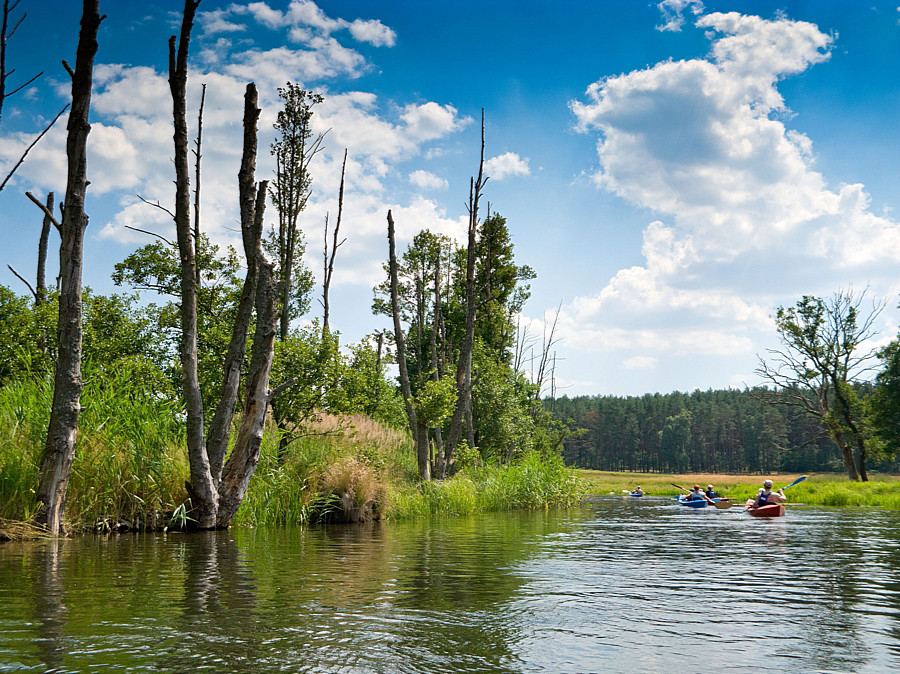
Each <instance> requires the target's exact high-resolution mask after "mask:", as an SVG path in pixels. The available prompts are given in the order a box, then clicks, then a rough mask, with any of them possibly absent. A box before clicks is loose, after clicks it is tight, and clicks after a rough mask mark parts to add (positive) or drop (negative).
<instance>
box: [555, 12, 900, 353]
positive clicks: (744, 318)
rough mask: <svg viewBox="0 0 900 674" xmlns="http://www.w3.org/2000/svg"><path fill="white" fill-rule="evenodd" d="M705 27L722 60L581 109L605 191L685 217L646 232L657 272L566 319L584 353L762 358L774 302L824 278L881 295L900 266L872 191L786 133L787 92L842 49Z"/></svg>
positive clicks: (791, 25)
mask: <svg viewBox="0 0 900 674" xmlns="http://www.w3.org/2000/svg"><path fill="white" fill-rule="evenodd" d="M687 8H691V9H692V11H694V12H695V13H699V11H698V10H699V9H700V8H702V6H700V5H699V3H691V2H681V1H676V0H673V1H672V2H663V3H660V9H663V10H664V11H670V12H673V16H676V18H677V17H682V16H683V14H684V11H685V10H686V9H687ZM679 20H680V19H679ZM696 23H697V25H698V26H699V27H701V28H705V29H707V35H708V36H709V37H710V38H712V39H713V44H712V51H711V56H710V57H709V58H708V59H691V60H684V61H665V62H661V63H658V64H656V65H654V66H652V67H648V68H646V69H644V70H639V71H633V72H630V73H625V74H622V75H618V76H613V77H608V78H605V79H602V80H599V81H597V82H595V83H593V84H591V85H590V86H589V87H588V89H587V92H586V100H585V101H574V102H572V103H571V109H572V111H573V113H574V115H575V118H576V127H577V129H579V130H580V131H582V132H586V133H591V132H596V133H597V134H598V139H597V155H598V158H599V167H600V168H599V170H598V171H597V172H596V174H595V175H594V176H593V178H594V180H595V182H596V184H597V186H598V187H600V188H602V189H604V190H608V191H611V192H613V193H615V194H617V195H619V196H620V197H622V198H623V199H625V200H626V201H627V202H629V203H631V204H634V205H636V206H639V207H642V208H647V209H651V210H653V211H654V212H656V213H658V214H660V215H664V216H668V217H669V218H671V223H670V224H665V223H663V222H662V221H661V220H657V221H654V222H652V223H651V224H650V225H648V226H647V228H646V230H645V231H644V237H643V239H644V245H643V250H642V252H643V255H644V260H645V262H644V264H643V265H641V266H635V267H632V268H629V269H623V270H621V271H619V272H618V273H617V274H616V275H615V276H614V277H613V278H612V279H611V280H610V281H609V283H608V284H607V285H606V287H604V288H603V289H602V290H601V291H600V292H599V293H598V294H596V295H594V296H592V297H582V298H578V299H576V300H574V301H573V302H572V303H571V304H570V305H568V306H567V307H565V309H564V315H565V320H561V322H560V324H561V326H563V329H564V330H565V331H566V332H567V334H566V337H565V338H566V339H567V340H574V341H580V342H581V343H582V344H583V346H584V348H590V349H600V350H615V349H621V350H624V351H626V352H627V351H634V350H639V349H641V348H643V349H653V350H654V353H659V352H666V351H668V352H670V353H682V354H689V353H695V354H704V355H708V354H710V353H713V354H720V355H724V354H727V353H741V352H744V353H752V352H753V351H754V350H757V351H758V350H759V347H758V344H759V343H760V341H759V340H760V339H761V336H762V335H764V334H765V333H766V331H771V319H770V318H769V316H768V315H769V314H770V313H771V311H772V307H773V304H774V303H778V302H782V303H792V301H793V298H796V297H797V296H799V295H801V294H803V293H807V292H809V287H808V279H809V278H811V277H812V278H816V277H817V274H816V271H817V270H820V269H822V268H824V267H827V268H829V269H843V270H844V272H845V274H844V276H845V277H846V278H848V282H850V281H852V280H854V279H859V277H862V279H863V282H865V281H866V280H870V279H871V280H874V279H876V278H881V279H887V278H888V276H889V272H888V270H889V269H891V268H893V269H896V264H897V262H900V226H898V224H897V223H896V222H893V221H891V220H890V219H889V218H887V217H886V216H883V215H876V214H873V213H872V212H871V211H870V210H869V197H868V195H867V193H866V192H865V189H864V187H863V186H862V185H858V184H853V185H842V186H839V187H837V188H833V187H830V186H829V185H828V184H827V181H826V179H825V178H824V176H822V175H821V174H820V173H819V172H817V171H816V170H815V169H814V165H813V156H814V155H813V150H812V140H811V139H810V138H809V137H807V136H805V135H804V134H802V133H800V132H799V131H796V130H792V129H789V128H787V126H786V124H785V122H784V121H783V120H784V119H785V118H787V117H788V115H787V114H785V113H787V112H788V111H787V110H786V108H785V104H784V100H783V98H782V96H781V93H780V92H779V91H778V88H777V84H778V82H779V80H781V79H782V78H784V77H787V76H790V75H793V74H796V73H800V72H803V71H805V70H806V69H808V68H809V67H811V66H813V65H815V64H819V63H822V62H823V61H826V60H827V59H828V58H829V54H830V49H831V47H832V42H833V38H832V37H831V36H830V35H827V34H825V33H823V32H822V31H820V30H819V29H818V28H817V27H816V26H814V25H813V24H810V23H806V22H801V21H791V20H788V19H785V18H778V19H776V20H765V19H762V18H759V17H755V16H743V15H740V14H737V13H734V12H731V13H715V14H709V15H706V16H702V17H700V18H698V19H697V22H696ZM679 25H680V24H679ZM669 29H675V28H674V24H673V27H670V28H669ZM801 279H802V282H801ZM804 284H805V285H804ZM826 292H830V289H829V290H827V291H826ZM610 325H615V326H617V327H616V328H615V329H610V328H608V327H607V326H610ZM667 325H668V326H669V328H668V329H667V328H666V326H667ZM673 325H681V326H684V325H690V326H691V328H690V329H688V330H685V329H684V328H681V329H679V330H672V329H671V326H673ZM723 326H726V327H724V328H723ZM630 357H631V358H641V357H644V354H643V353H638V354H635V355H633V356H630ZM635 362H641V361H635Z"/></svg>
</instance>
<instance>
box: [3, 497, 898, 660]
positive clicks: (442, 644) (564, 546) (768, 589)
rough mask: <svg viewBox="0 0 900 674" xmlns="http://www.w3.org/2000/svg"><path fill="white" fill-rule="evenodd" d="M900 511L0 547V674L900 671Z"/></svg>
mask: <svg viewBox="0 0 900 674" xmlns="http://www.w3.org/2000/svg"><path fill="white" fill-rule="evenodd" d="M898 571H900V513H897V512H884V511H875V512H872V511H854V510H824V509H822V510H820V509H792V510H790V511H789V513H788V515H787V516H786V517H784V518H779V519H776V520H759V519H754V518H750V517H748V516H747V515H744V514H742V513H741V511H740V510H739V509H736V508H735V509H731V510H721V511H720V510H715V509H704V510H700V511H693V510H691V511H685V509H682V508H678V507H675V506H673V505H671V502H670V501H664V500H662V499H654V498H652V497H648V498H645V499H642V500H641V501H635V500H631V501H629V500H623V499H620V498H603V499H597V500H595V501H593V502H591V503H589V504H587V505H586V506H585V507H583V508H581V509H575V510H572V511H570V512H563V513H543V512H542V513H526V514H521V513H520V514H516V513H503V514H498V515H489V516H484V517H475V518H457V519H449V520H437V521H434V522H427V521H415V522H399V523H397V522H394V523H383V524H375V525H367V526H359V527H357V526H340V527H330V528H312V529H310V528H288V529H283V528H268V529H235V530H231V531H226V532H215V533H210V534H199V535H181V534H174V535H173V534H169V535H161V534H152V535H139V536H120V537H113V538H93V537H84V538H78V539H74V540H68V541H56V542H53V543H46V542H45V543H35V544H7V545H5V546H0V637H2V638H0V670H4V669H9V668H11V667H13V666H17V665H24V666H26V667H32V668H37V669H39V670H43V669H46V668H55V669H58V670H66V669H69V670H79V669H80V670H85V669H98V668H101V669H102V668H105V667H113V666H116V667H121V668H125V669H129V668H155V669H161V670H169V671H176V670H178V671H185V670H192V669H202V668H209V669H211V670H213V671H233V670H236V669H237V670H240V669H247V670H253V671H278V670H289V671H315V672H330V671H335V672H337V671H341V672H368V671H391V672H394V671H400V672H447V671H455V672H465V671H471V672H475V671H479V672H531V671H535V672H536V671H631V670H634V669H644V670H650V671H662V670H666V671H672V670H674V669H691V668H694V669H695V668H697V667H698V665H702V666H703V667H704V668H707V669H711V668H719V669H726V670H728V671H751V670H756V671H767V670H781V671H791V672H798V671H799V672H806V671H809V672H813V671H823V670H838V671H858V672H865V671H889V670H895V669H897V667H898V666H900V622H898V618H900V574H898Z"/></svg>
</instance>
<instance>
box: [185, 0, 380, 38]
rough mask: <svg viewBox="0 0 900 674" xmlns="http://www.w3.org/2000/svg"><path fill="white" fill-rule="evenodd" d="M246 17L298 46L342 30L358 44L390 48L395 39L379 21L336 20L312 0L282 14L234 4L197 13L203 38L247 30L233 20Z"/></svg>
mask: <svg viewBox="0 0 900 674" xmlns="http://www.w3.org/2000/svg"><path fill="white" fill-rule="evenodd" d="M245 16H247V17H250V18H251V19H253V20H254V21H256V22H257V23H259V24H261V25H262V26H265V27H266V28H269V29H272V30H278V29H282V28H287V29H288V34H289V35H290V36H291V38H292V39H293V40H295V41H297V42H305V41H307V40H310V39H313V38H314V36H317V35H318V36H319V37H324V38H328V37H330V36H331V34H332V33H336V32H338V31H341V30H347V31H349V33H350V35H352V36H353V39H355V40H357V41H358V42H367V43H369V44H372V45H374V46H376V47H393V46H394V44H395V43H396V39H397V34H396V33H395V32H394V30H393V29H391V28H390V27H388V26H385V25H384V24H383V23H382V22H381V21H379V20H378V19H355V20H353V21H347V20H346V19H340V18H338V19H335V18H332V17H330V16H328V15H327V14H326V13H325V12H324V11H322V9H321V8H320V7H319V6H318V5H317V4H316V3H315V2H312V0H291V3H290V5H289V6H288V8H287V9H286V10H285V11H281V10H278V9H273V8H272V7H271V6H269V5H268V4H267V3H265V2H251V3H248V4H246V5H245V4H241V3H233V4H232V5H230V6H228V7H227V8H225V9H219V10H214V11H209V12H198V14H197V22H198V24H200V26H201V27H202V29H203V31H204V34H205V35H214V34H217V33H224V32H238V31H243V30H246V26H245V25H243V24H240V23H237V22H236V21H234V20H232V19H233V18H237V17H245Z"/></svg>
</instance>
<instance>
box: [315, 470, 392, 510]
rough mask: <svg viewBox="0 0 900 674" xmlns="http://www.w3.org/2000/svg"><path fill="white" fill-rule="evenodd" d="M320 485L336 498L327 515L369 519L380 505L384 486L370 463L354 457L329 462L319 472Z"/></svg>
mask: <svg viewBox="0 0 900 674" xmlns="http://www.w3.org/2000/svg"><path fill="white" fill-rule="evenodd" d="M322 487H323V489H324V490H325V491H326V492H328V493H329V494H332V495H334V496H336V497H338V498H339V499H340V501H339V502H335V506H336V512H335V511H332V512H331V513H330V515H331V516H332V518H334V519H338V520H339V521H343V522H371V521H372V520H376V519H379V518H380V516H381V512H382V510H383V509H384V500H385V494H386V493H387V489H386V487H385V485H384V483H383V482H381V480H379V479H378V476H377V474H376V473H375V470H374V469H373V467H372V466H370V465H369V464H368V463H367V462H366V461H364V460H362V459H360V458H358V457H345V458H343V459H341V460H339V461H338V462H336V463H332V464H330V465H329V466H328V467H327V468H326V469H325V473H324V474H323V476H322Z"/></svg>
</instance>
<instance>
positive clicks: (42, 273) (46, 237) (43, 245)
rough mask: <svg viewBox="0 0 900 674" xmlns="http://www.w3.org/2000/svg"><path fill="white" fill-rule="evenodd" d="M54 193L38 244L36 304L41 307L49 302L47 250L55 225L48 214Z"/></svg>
mask: <svg viewBox="0 0 900 674" xmlns="http://www.w3.org/2000/svg"><path fill="white" fill-rule="evenodd" d="M53 196H54V195H53V192H50V193H48V194H47V204H46V206H47V212H45V213H44V220H43V222H42V223H41V238H40V242H39V243H38V261H37V283H36V284H35V288H36V290H37V292H36V293H35V298H34V303H35V305H37V306H40V305H41V304H43V303H44V302H46V301H47V248H48V247H49V243H50V227H51V225H52V224H53V218H51V217H50V215H48V213H52V212H53Z"/></svg>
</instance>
